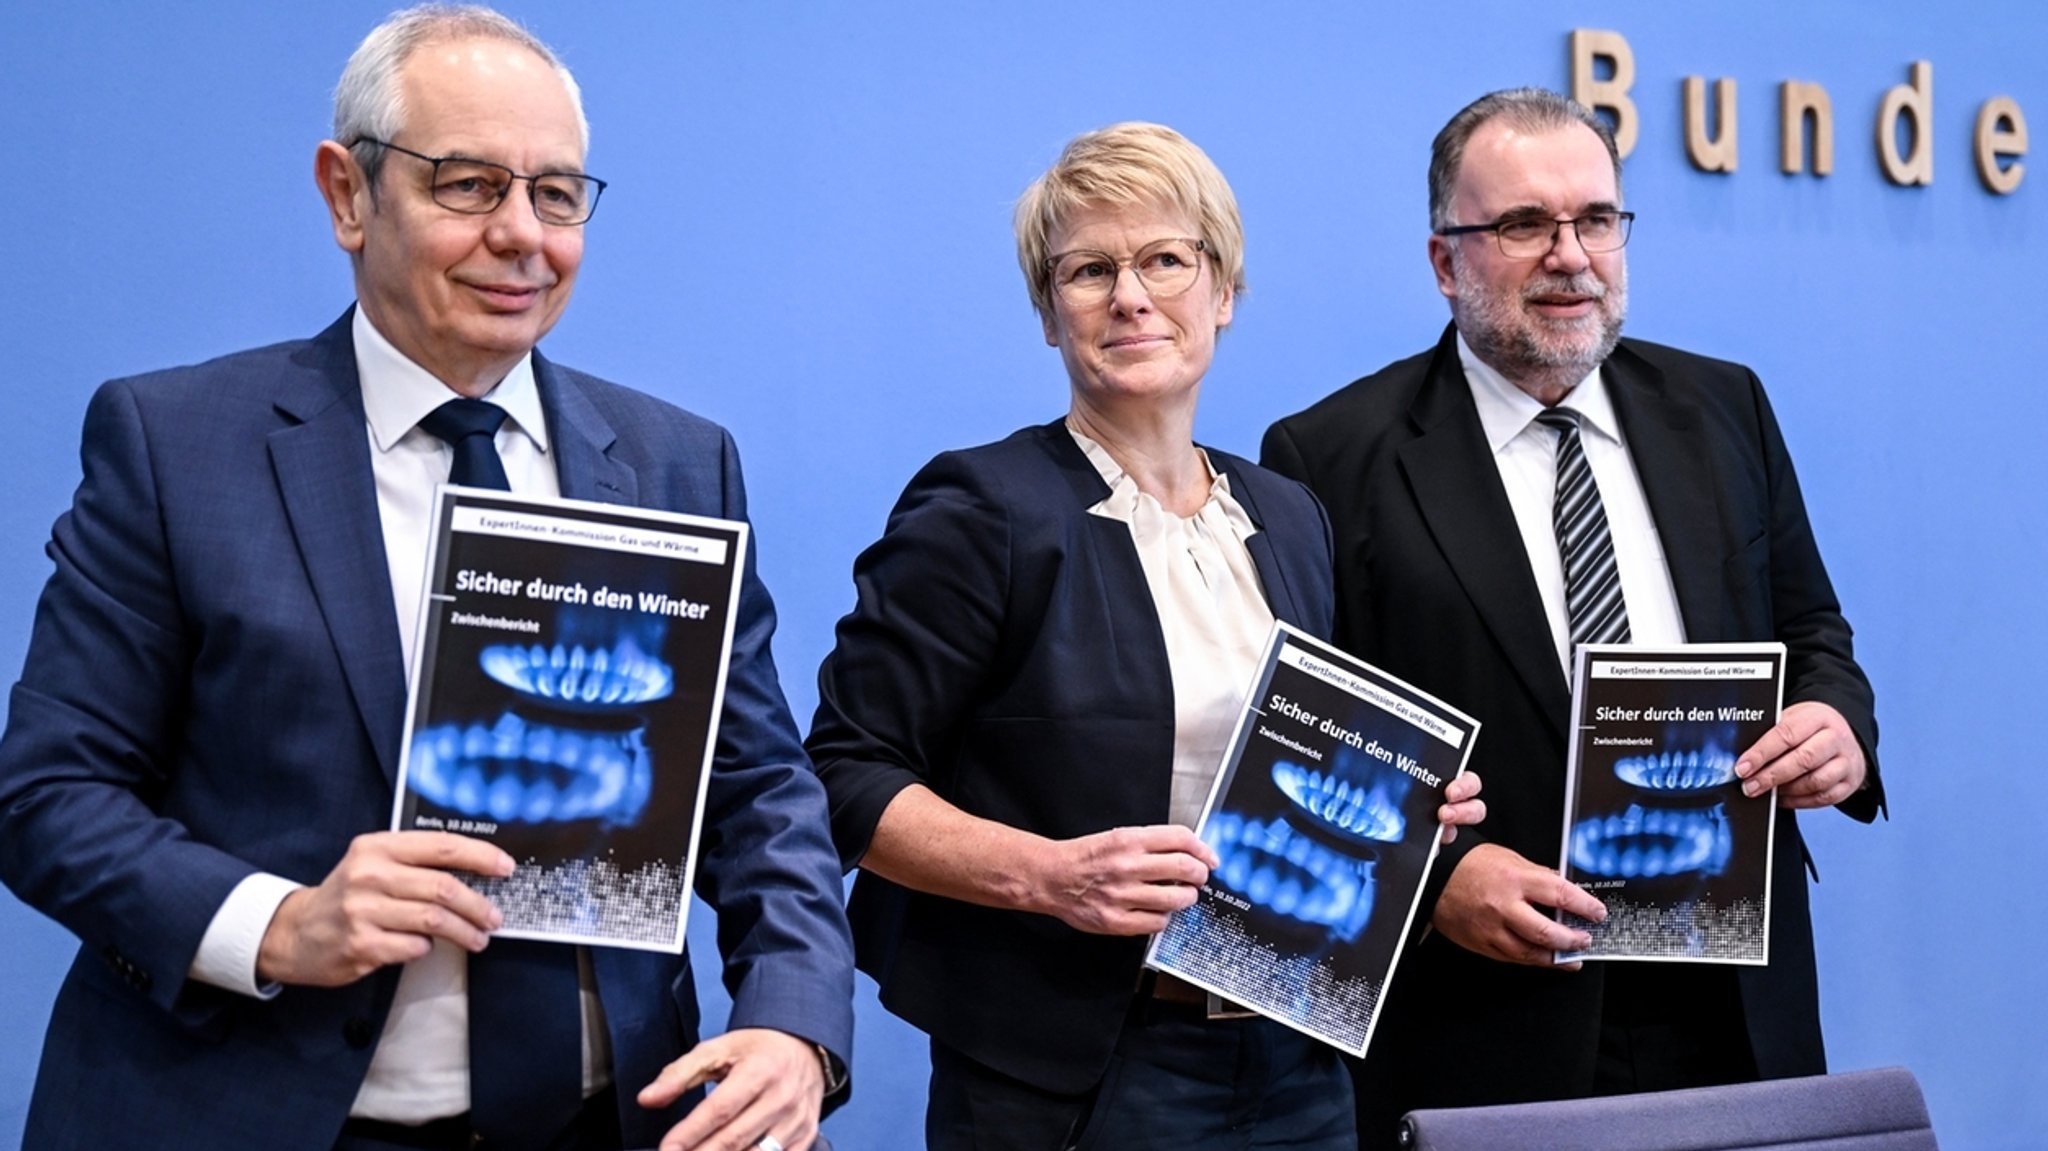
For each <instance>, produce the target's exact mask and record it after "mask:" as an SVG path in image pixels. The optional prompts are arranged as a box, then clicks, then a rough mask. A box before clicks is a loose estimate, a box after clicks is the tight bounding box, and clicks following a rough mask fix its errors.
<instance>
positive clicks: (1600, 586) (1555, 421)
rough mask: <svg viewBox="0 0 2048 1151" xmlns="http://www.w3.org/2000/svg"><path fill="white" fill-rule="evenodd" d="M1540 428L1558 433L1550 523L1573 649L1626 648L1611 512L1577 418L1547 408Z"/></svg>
mask: <svg viewBox="0 0 2048 1151" xmlns="http://www.w3.org/2000/svg"><path fill="white" fill-rule="evenodd" d="M1536 422H1537V423H1540V424H1542V425H1543V426H1544V427H1546V428H1549V429H1550V430H1551V431H1554V432H1556V433H1557V502H1556V504H1555V505H1554V507H1553V509H1552V512H1551V523H1552V525H1553V526H1554V527H1556V529H1557V551H1558V555H1559V556H1560V558H1562V559H1563V560H1564V603H1565V616H1566V618H1567V619H1569V620H1570V621H1571V632H1572V637H1571V638H1572V646H1573V647H1574V648H1576V647H1577V646H1578V645H1580V644H1582V643H1627V642H1628V641H1629V631H1628V604H1626V603H1625V602H1623V600H1622V595H1621V572H1620V571H1619V570H1618V569H1617V568H1616V567H1615V564H1614V537H1613V536H1612V535H1611V534H1609V532H1608V530H1607V509H1605V508H1604V507H1602V506H1601V505H1600V485H1599V484H1597V483H1595V482H1593V469H1592V468H1591V467H1589V466H1587V464H1586V449H1585V447H1584V446H1583V445H1582V444H1580V443H1579V414H1578V413H1577V412H1574V411H1572V410H1571V409H1570V408H1546V409H1545V410H1544V411H1542V412H1541V413H1539V414H1538V415H1537V416H1536Z"/></svg>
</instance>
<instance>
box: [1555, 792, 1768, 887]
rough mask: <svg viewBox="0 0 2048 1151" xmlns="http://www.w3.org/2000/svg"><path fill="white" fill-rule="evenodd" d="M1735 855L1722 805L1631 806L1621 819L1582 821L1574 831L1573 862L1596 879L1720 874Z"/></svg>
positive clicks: (1590, 819)
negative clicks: (1681, 806) (1596, 876)
mask: <svg viewBox="0 0 2048 1151" xmlns="http://www.w3.org/2000/svg"><path fill="white" fill-rule="evenodd" d="M1733 851H1734V840H1733V837H1732V836H1731V835H1730V834H1729V830H1728V815H1727V812H1726V811H1724V810H1723V809H1722V807H1721V805H1720V804H1715V805H1713V806H1712V807H1688V808H1675V809H1669V810H1665V809H1658V808H1648V809H1646V808H1644V807H1643V806H1642V805H1641V804H1630V805H1629V808H1628V810H1627V811H1624V812H1622V813H1620V814H1618V815H1609V816H1605V817H1601V816H1594V817H1592V818H1589V819H1583V820H1580V821H1579V823H1578V826H1576V827H1574V828H1572V862H1573V863H1574V864H1576V865H1577V866H1578V867H1579V868H1581V869H1582V870H1584V871H1587V872H1590V873H1592V874H1594V875H1604V876H1612V877H1618V878H1624V879H1636V878H1644V879H1658V878H1662V877H1664V876H1668V875H1686V874H1698V875H1719V874H1721V872H1722V871H1723V870H1725V869H1726V868H1727V866H1728V860H1729V857H1730V855H1731V854H1732V853H1733Z"/></svg>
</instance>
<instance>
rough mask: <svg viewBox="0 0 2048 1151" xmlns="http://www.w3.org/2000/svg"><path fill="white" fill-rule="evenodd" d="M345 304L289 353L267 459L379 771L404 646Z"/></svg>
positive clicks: (390, 773) (392, 750)
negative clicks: (289, 373)
mask: <svg viewBox="0 0 2048 1151" xmlns="http://www.w3.org/2000/svg"><path fill="white" fill-rule="evenodd" d="M352 316H353V311H351V312H350V313H348V314H345V315H343V316H342V318H341V319H340V320H338V321H336V322H335V323H334V324H333V325H332V326H330V327H329V328H328V329H327V330H326V331H325V332H322V333H321V334H320V335H319V336H318V337H316V338H315V339H314V340H313V341H312V342H311V343H309V344H308V345H307V346H306V347H305V348H304V349H303V350H302V351H300V352H298V353H297V354H295V355H294V356H293V358H292V366H293V368H294V369H295V370H296V374H295V375H294V377H293V378H291V379H289V380H286V381H284V382H283V384H282V385H281V386H280V388H279V394H278V399H277V401H276V406H277V409H278V411H279V412H280V413H281V414H282V415H283V416H284V418H285V420H286V421H287V423H286V426H285V427H283V428H280V429H279V430H277V431H275V432H273V433H271V435H270V460H271V466H272V468H273V470H274V473H275V475H276V478H277V486H278V492H279V494H280V496H281V497H282V499H283V501H284V507H285V513H286V515H287V516H288V517H289V518H290V521H291V529H292V536H293V539H294V541H295V542H296V544H297V546H298V551H299V558H300V560H301V561H302V562H303V563H304V564H305V568H306V575H307V579H308V580H309V581H310V582H311V584H312V587H313V596H314V598H315V599H316V600H317V601H318V602H319V605H320V614H321V618H322V620H323V621H324V622H325V623H326V625H327V633H328V636H329V638H330V639H332V641H333V643H334V649H335V653H336V654H337V655H338V656H339V657H340V660H341V669H342V675H343V677H344V679H346V681H347V683H348V688H349V694H350V696H351V698H352V699H353V700H354V702H355V706H356V710H357V712H358V713H360V714H361V716H362V720H363V726H364V727H365V728H366V729H367V730H368V731H369V733H370V744H371V746H372V747H373V748H375V749H376V753H377V763H378V766H379V767H380V768H382V769H383V772H384V775H385V778H386V779H391V780H395V779H396V778H397V770H398V737H399V733H400V730H401V729H402V728H403V727H404V726H405V653H404V652H403V651H401V650H400V644H399V634H398V622H397V619H396V617H395V614H394V612H393V609H392V598H391V571H390V568H389V566H388V564H387V561H386V559H385V555H384V535H383V531H382V528H381V526H380V521H379V519H378V516H377V484H376V479H375V477H374V476H373V474H372V472H371V468H370V441H369V433H368V432H367V431H366V427H367V424H366V420H365V417H364V415H363V398H362V392H361V389H360V385H359V383H358V381H357V378H356V363H355V347H354V344H353V342H352V337H351V335H350V327H349V325H350V320H351V317H352Z"/></svg>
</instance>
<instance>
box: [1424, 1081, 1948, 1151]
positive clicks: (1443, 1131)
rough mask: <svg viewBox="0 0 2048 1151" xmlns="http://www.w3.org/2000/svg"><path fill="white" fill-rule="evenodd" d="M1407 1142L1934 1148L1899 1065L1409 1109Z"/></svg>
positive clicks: (1699, 1149) (1537, 1149) (1583, 1147)
mask: <svg viewBox="0 0 2048 1151" xmlns="http://www.w3.org/2000/svg"><path fill="white" fill-rule="evenodd" d="M1401 1146H1402V1147H1404V1148H1407V1149H1409V1151H1564V1149H1569V1151H1737V1149H1740V1151H1807V1149H1810V1148H1820V1147H1825V1148H1826V1151H1938V1149H1937V1146H1936V1144H1935V1142H1934V1129H1933V1127H1932V1126H1931V1125H1930V1124H1929V1122H1928V1119H1927V1101H1926V1100H1925V1099H1923V1098H1922V1097H1921V1095H1920V1084H1919V1083H1918V1082H1917V1081H1916V1080H1915V1079H1914V1078H1913V1073H1912V1072H1910V1071H1908V1070H1906V1069H1905V1068H1903V1067H1887V1068H1884V1069H1882V1070H1878V1071H1852V1072H1848V1073H1846V1074H1842V1075H1815V1076H1812V1077H1810V1078H1806V1079H1772V1080H1766V1081H1764V1082H1762V1083H1739V1084H1735V1085H1734V1086H1730V1087H1701V1088H1695V1089H1693V1090H1688V1091H1660V1092H1655V1093H1652V1094H1648V1095H1611V1096H1607V1097H1604V1098H1600V1099H1569V1100H1560V1101H1558V1102H1554V1103H1516V1104H1508V1105H1504V1106H1499V1107H1458V1108H1444V1109H1440V1110H1429V1111H1411V1112H1409V1113H1408V1115H1407V1117H1406V1118H1404V1119H1403V1120H1402V1131H1401Z"/></svg>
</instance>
